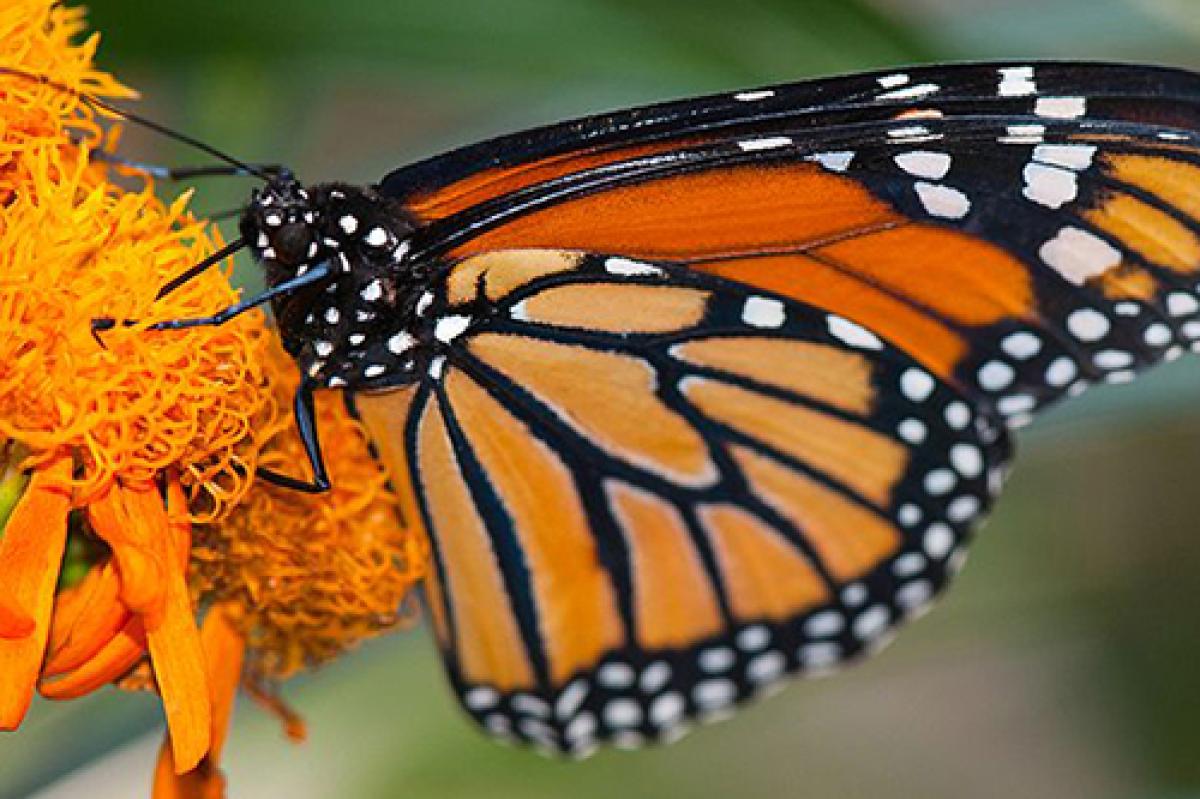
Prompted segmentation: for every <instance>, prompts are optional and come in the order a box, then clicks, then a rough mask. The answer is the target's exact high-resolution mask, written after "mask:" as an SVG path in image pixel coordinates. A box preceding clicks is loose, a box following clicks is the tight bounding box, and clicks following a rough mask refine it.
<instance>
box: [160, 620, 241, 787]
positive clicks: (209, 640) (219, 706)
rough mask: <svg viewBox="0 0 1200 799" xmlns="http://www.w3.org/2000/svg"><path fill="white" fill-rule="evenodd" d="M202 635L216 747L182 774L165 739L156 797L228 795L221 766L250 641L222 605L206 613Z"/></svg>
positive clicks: (213, 740)
mask: <svg viewBox="0 0 1200 799" xmlns="http://www.w3.org/2000/svg"><path fill="white" fill-rule="evenodd" d="M200 639H201V641H202V642H203V644H204V657H205V661H206V663H207V667H208V678H209V682H208V685H209V692H210V695H211V697H212V702H213V722H212V723H213V727H212V748H211V749H210V750H209V753H208V755H207V756H206V757H205V758H204V759H203V760H202V761H201V762H200V765H199V766H197V767H196V768H195V769H193V770H192V771H189V772H186V773H184V774H180V773H178V770H177V769H176V768H175V758H174V756H173V754H172V752H171V748H170V747H169V746H167V745H166V742H164V744H163V746H162V748H161V749H160V750H159V753H158V766H157V768H156V769H155V772H154V793H153V799H220V797H222V796H223V795H224V787H225V780H224V778H223V777H222V776H221V771H220V769H219V767H218V766H219V764H220V759H221V750H222V749H223V748H224V746H225V739H226V736H227V734H228V730H229V721H230V718H231V717H232V715H233V703H234V699H235V697H236V696H237V688H238V685H239V684H240V682H241V677H242V664H243V662H244V660H245V652H246V641H245V639H244V638H243V637H242V635H241V633H239V632H238V631H237V629H236V628H235V627H234V626H233V624H232V623H231V621H230V619H229V616H228V615H227V614H226V612H225V610H224V608H222V607H221V606H218V607H215V608H213V609H212V610H211V611H210V612H209V614H208V616H206V617H205V619H204V624H203V625H201V627H200Z"/></svg>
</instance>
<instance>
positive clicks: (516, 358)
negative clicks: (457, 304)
mask: <svg viewBox="0 0 1200 799" xmlns="http://www.w3.org/2000/svg"><path fill="white" fill-rule="evenodd" d="M469 347H470V350H471V353H472V354H473V355H475V356H476V357H478V358H479V359H480V360H482V361H483V362H484V363H486V364H488V365H490V366H492V367H493V368H495V369H497V370H499V371H500V372H502V373H503V374H504V375H506V376H507V377H508V378H509V379H510V380H512V381H513V382H515V383H516V384H517V385H519V386H521V387H522V388H524V389H525V390H527V391H529V392H530V393H531V394H533V395H534V396H535V397H537V398H538V399H540V400H541V401H543V402H545V403H546V404H547V405H549V406H550V407H551V408H552V409H553V410H554V411H555V413H557V414H558V415H559V417H560V418H562V419H563V420H564V421H566V422H567V423H568V424H569V425H571V426H572V427H573V428H575V429H576V430H577V431H579V432H580V433H582V434H583V435H585V436H587V437H588V438H589V439H590V440H591V441H593V442H594V443H595V444H596V445H597V446H598V447H600V448H601V449H602V450H604V451H605V452H608V453H610V454H612V455H614V456H615V457H617V458H620V459H621V460H624V461H626V462H628V463H632V464H635V465H637V466H641V467H643V468H645V469H648V470H650V471H653V472H655V473H656V474H659V475H661V476H663V477H666V478H667V479H670V480H674V481H677V482H680V483H684V484H688V485H696V486H706V485H710V484H712V482H713V481H714V480H716V478H717V467H716V465H715V464H714V463H713V462H712V460H711V459H710V458H709V453H708V448H707V446H705V443H704V439H703V438H702V437H701V436H700V434H699V433H697V432H696V431H695V430H694V429H693V428H692V426H691V424H689V423H688V421H687V420H686V419H684V418H683V417H682V416H680V415H679V414H678V413H676V412H675V411H673V410H671V409H670V408H669V407H667V406H666V404H664V403H663V402H662V400H660V399H659V398H658V397H657V396H655V394H654V390H655V380H656V377H655V373H654V370H653V369H652V368H651V367H650V366H649V365H648V364H646V363H643V362H642V361H640V360H638V359H636V358H631V357H629V356H626V355H619V354H616V353H612V352H601V351H599V350H592V349H588V348H586V347H579V346H574V345H568V344H555V343H552V342H547V341H542V340H540V339H534V338H527V337H525V336H512V335H502V334H498V333H485V334H481V335H478V336H476V337H474V338H473V339H472V340H471V342H470V344H469Z"/></svg>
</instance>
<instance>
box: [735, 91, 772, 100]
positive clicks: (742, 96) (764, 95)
mask: <svg viewBox="0 0 1200 799" xmlns="http://www.w3.org/2000/svg"><path fill="white" fill-rule="evenodd" d="M774 96H775V92H774V90H772V89H759V90H758V91H751V92H738V93H737V94H735V95H734V96H733V99H735V100H737V101H738V102H742V103H752V102H754V101H755V100H768V99H770V98H772V97H774Z"/></svg>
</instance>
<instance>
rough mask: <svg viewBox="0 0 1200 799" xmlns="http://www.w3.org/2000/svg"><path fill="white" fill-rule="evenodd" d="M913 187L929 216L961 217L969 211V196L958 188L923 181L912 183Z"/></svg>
mask: <svg viewBox="0 0 1200 799" xmlns="http://www.w3.org/2000/svg"><path fill="white" fill-rule="evenodd" d="M913 189H914V190H915V191H916V192H917V197H919V198H920V199H921V204H922V205H924V206H925V210H926V211H928V212H929V215H930V216H938V217H941V218H943V219H962V218H963V217H964V216H966V215H967V214H968V213H969V212H970V211H971V200H970V198H968V197H967V195H965V194H963V193H962V192H961V191H959V190H958V189H955V188H952V187H950V186H942V185H939V184H936V183H926V182H924V181H917V182H916V183H914V184H913Z"/></svg>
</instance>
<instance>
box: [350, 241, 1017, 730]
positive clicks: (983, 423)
mask: <svg viewBox="0 0 1200 799" xmlns="http://www.w3.org/2000/svg"><path fill="white" fill-rule="evenodd" d="M522 263H523V264H524V265H523V266H521V265H519V264H522ZM519 274H521V275H523V276H524V277H523V278H518V277H516V276H517V275H519ZM468 287H469V288H468ZM455 300H457V303H456V302H455ZM429 313H430V314H435V315H437V314H440V315H441V317H442V318H443V319H449V318H458V317H463V318H465V319H466V320H467V321H464V322H463V323H461V325H460V326H459V330H460V332H459V334H458V335H457V336H456V337H455V338H453V340H452V342H451V344H450V346H449V348H448V350H447V354H446V355H445V360H440V361H436V362H434V363H432V364H431V365H430V368H431V375H430V379H429V380H428V381H427V383H426V385H425V386H424V387H422V388H420V389H416V390H411V391H415V397H416V399H415V400H414V401H413V405H412V414H411V417H410V419H411V422H410V427H409V429H408V431H407V434H406V435H407V442H408V446H407V450H408V452H407V461H408V464H410V466H411V469H412V474H413V477H414V484H415V486H416V487H417V494H418V496H419V497H420V502H421V505H422V508H423V512H424V519H425V523H426V525H427V527H428V530H429V533H430V539H431V542H432V544H433V548H434V552H435V561H436V564H437V575H438V577H437V580H436V581H435V583H436V585H435V587H434V590H433V592H432V594H431V599H432V600H433V602H434V603H435V604H440V607H437V608H435V612H434V616H435V619H437V620H438V622H437V623H438V626H439V628H440V638H441V642H442V645H443V647H444V650H445V653H446V660H447V663H448V666H449V668H450V671H451V674H452V677H453V681H454V683H455V685H456V687H457V688H458V690H459V691H460V693H461V695H462V697H463V701H464V704H465V705H466V707H467V708H468V709H469V710H470V711H471V712H472V714H474V715H475V717H476V718H477V719H479V720H480V722H481V723H482V724H484V725H485V726H486V727H487V728H488V729H490V730H492V731H493V732H498V733H503V734H509V735H515V736H518V737H521V738H524V739H527V740H531V741H534V742H537V743H541V744H544V745H548V746H551V747H554V748H558V749H562V750H564V751H571V752H579V751H583V750H586V749H588V748H590V746H591V745H592V744H594V743H596V742H598V741H603V740H609V739H614V738H615V739H617V740H623V741H625V742H632V741H634V740H637V739H640V738H661V737H668V738H669V737H672V736H674V735H677V734H678V733H679V732H680V731H681V730H682V729H683V728H684V725H685V724H686V722H687V720H688V719H690V718H693V717H696V716H701V717H707V716H711V715H715V714H719V713H721V712H724V711H725V710H727V709H728V708H729V707H731V706H732V705H733V704H734V703H735V702H737V701H740V700H741V699H744V698H746V697H749V696H752V695H754V694H756V693H758V692H761V691H763V690H767V689H768V688H769V687H771V686H773V685H775V684H776V683H777V682H778V680H779V679H780V678H782V677H783V676H785V675H786V674H788V673H792V672H795V671H798V670H799V671H821V670H826V669H828V668H830V667H833V666H835V665H836V664H838V663H840V662H842V661H843V660H846V659H849V658H853V657H854V656H856V655H857V654H859V653H860V652H862V651H864V650H870V649H873V648H875V647H877V646H879V645H880V644H881V643H882V642H883V641H884V640H886V637H887V633H888V631H889V630H890V629H891V628H892V627H893V626H894V625H895V624H896V623H898V622H899V621H900V620H902V619H904V618H905V617H907V616H909V615H912V614H915V613H919V612H920V611H921V610H922V609H924V607H925V606H926V604H927V603H928V602H929V601H930V599H932V597H933V596H934V595H935V594H936V592H937V591H938V590H939V589H940V588H941V586H942V585H943V584H944V582H945V579H946V577H947V575H948V574H949V573H950V572H951V571H953V568H954V564H955V563H956V561H957V559H958V558H961V557H962V555H961V553H962V551H963V543H964V542H965V540H966V538H967V537H968V535H969V531H970V528H971V525H972V523H973V522H974V521H975V520H976V519H977V518H978V517H979V516H980V515H981V514H982V513H983V512H984V510H985V508H986V507H987V506H988V505H989V504H990V497H991V493H990V491H989V486H991V487H992V488H995V487H996V486H998V482H999V479H1000V476H1001V473H1002V469H1003V466H1004V463H1005V460H1006V456H1007V446H1008V445H1007V438H1006V436H1005V434H1004V432H1003V430H1002V428H1001V427H1000V425H999V422H998V420H996V419H995V418H993V417H991V416H990V415H989V413H988V412H987V411H986V410H980V409H978V408H975V407H973V406H972V405H971V404H970V403H969V402H967V401H965V400H964V398H963V397H962V396H961V395H960V394H959V393H958V392H957V391H956V390H954V389H953V388H951V387H950V386H949V385H947V384H946V383H944V382H942V381H940V380H939V379H937V378H936V377H934V376H933V375H932V374H931V373H930V372H928V371H927V370H926V369H924V368H922V367H921V366H920V365H919V364H917V363H916V362H915V361H913V360H912V359H911V358H909V357H908V356H907V355H905V354H904V353H902V352H900V351H898V350H897V349H895V348H894V347H891V346H890V345H888V344H886V343H885V342H884V341H882V340H881V339H879V338H878V337H877V336H875V335H873V334H872V333H870V332H869V331H867V330H865V329H863V328H861V327H859V326H858V325H856V324H854V323H852V322H850V321H848V320H846V319H844V318H842V317H838V316H835V315H831V314H828V313H825V312H823V311H821V310H819V309H816V308H813V307H811V306H807V305H804V304H802V303H798V302H796V301H794V300H791V299H789V298H786V297H782V296H779V295H775V294H769V293H765V292H754V291H751V290H748V289H746V288H744V287H742V286H738V285H735V284H732V283H729V282H728V281H724V280H721V279H718V278H713V277H710V276H705V275H699V274H695V273H691V272H689V271H688V270H682V269H677V268H674V267H671V266H667V265H661V264H653V263H647V262H638V261H632V260H629V259H625V258H622V257H608V256H603V255H584V254H580V253H564V252H546V251H527V252H505V253H496V254H492V255H487V256H479V257H476V258H473V259H468V260H466V261H464V262H461V263H459V264H457V265H456V266H455V268H454V269H453V270H452V271H451V272H450V273H449V275H448V277H447V279H446V281H445V282H444V283H443V285H442V287H441V289H440V291H439V292H438V293H437V297H436V299H435V300H434V301H433V303H432V305H431V306H430V310H429ZM389 401H390V400H388V399H387V395H380V396H377V397H370V396H363V397H360V398H359V406H360V412H363V413H364V418H365V419H366V421H367V422H368V424H369V425H370V424H371V421H372V418H378V417H380V416H382V415H386V413H385V414H380V413H378V412H375V413H373V412H372V410H371V409H370V404H371V403H380V402H383V403H387V402H389ZM364 411H365V412H364Z"/></svg>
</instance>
